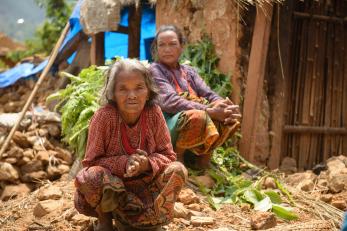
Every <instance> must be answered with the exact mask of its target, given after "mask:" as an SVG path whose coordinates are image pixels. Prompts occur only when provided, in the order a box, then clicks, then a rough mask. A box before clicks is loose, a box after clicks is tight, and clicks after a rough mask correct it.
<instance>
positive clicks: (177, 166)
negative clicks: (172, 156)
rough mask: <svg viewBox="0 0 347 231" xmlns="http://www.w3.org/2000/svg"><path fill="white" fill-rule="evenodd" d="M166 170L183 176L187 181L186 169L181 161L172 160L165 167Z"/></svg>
mask: <svg viewBox="0 0 347 231" xmlns="http://www.w3.org/2000/svg"><path fill="white" fill-rule="evenodd" d="M166 171H169V172H171V173H175V174H177V175H180V176H182V177H183V178H184V181H187V179H188V171H187V169H186V167H184V165H183V164H182V163H181V162H178V161H175V162H172V163H171V164H170V165H169V166H168V167H167V169H166Z"/></svg>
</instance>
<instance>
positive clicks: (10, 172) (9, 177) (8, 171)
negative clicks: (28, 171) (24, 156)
mask: <svg viewBox="0 0 347 231" xmlns="http://www.w3.org/2000/svg"><path fill="white" fill-rule="evenodd" d="M18 178H19V173H18V170H17V169H15V168H14V167H13V166H12V164H10V163H6V162H0V181H15V180H17V179H18Z"/></svg>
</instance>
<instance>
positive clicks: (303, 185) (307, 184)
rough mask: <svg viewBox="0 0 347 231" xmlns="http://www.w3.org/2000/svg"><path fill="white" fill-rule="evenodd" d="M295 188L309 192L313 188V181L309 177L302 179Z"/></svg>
mask: <svg viewBox="0 0 347 231" xmlns="http://www.w3.org/2000/svg"><path fill="white" fill-rule="evenodd" d="M296 188H298V189H301V190H302V191H305V192H310V191H312V190H313V188H314V183H313V181H312V180H311V179H304V180H302V181H301V182H300V183H299V184H298V185H297V186H296Z"/></svg>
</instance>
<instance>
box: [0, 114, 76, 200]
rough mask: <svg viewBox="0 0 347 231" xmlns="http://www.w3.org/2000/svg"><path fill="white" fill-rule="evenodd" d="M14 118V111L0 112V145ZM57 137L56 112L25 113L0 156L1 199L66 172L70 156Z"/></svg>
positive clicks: (54, 178) (68, 167) (71, 160)
mask: <svg viewBox="0 0 347 231" xmlns="http://www.w3.org/2000/svg"><path fill="white" fill-rule="evenodd" d="M18 117H19V114H18V113H3V114H0V146H2V144H3V143H4V140H5V138H6V137H7V135H8V133H9V131H10V129H11V128H12V127H13V125H14V123H15V122H16V121H17V120H18ZM60 139H61V134H60V116H59V115H58V114H57V113H54V112H49V111H42V112H35V113H33V112H28V113H27V114H26V116H25V118H24V119H23V120H22V122H21V123H20V127H19V129H18V131H16V132H15V134H14V136H13V138H12V140H11V142H10V145H9V146H8V148H7V150H6V151H5V152H4V153H3V155H2V156H1V157H0V182H1V185H0V199H1V200H8V199H9V198H11V197H14V196H17V195H19V194H23V193H24V194H25V193H28V192H30V191H32V190H34V189H36V188H37V187H38V186H39V185H40V184H41V183H42V181H45V180H56V179H59V178H60V177H61V176H62V175H63V174H66V173H68V172H69V170H70V166H71V164H72V162H73V157H72V154H71V152H70V151H68V150H66V149H64V147H63V146H62V144H61V142H60Z"/></svg>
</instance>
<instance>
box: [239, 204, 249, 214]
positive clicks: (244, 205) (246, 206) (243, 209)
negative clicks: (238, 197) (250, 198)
mask: <svg viewBox="0 0 347 231" xmlns="http://www.w3.org/2000/svg"><path fill="white" fill-rule="evenodd" d="M250 209H251V205H250V204H248V203H242V204H241V211H244V212H246V211H249V210H250Z"/></svg>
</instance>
